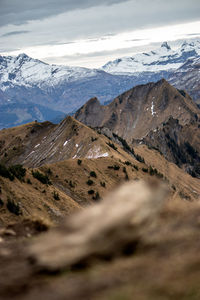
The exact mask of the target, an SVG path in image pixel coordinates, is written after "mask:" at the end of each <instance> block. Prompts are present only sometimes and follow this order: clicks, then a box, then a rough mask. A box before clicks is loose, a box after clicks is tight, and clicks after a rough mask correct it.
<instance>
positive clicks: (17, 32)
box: [2, 30, 30, 37]
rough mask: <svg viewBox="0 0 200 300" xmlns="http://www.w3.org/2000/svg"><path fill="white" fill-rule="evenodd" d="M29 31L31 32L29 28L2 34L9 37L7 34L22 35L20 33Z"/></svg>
mask: <svg viewBox="0 0 200 300" xmlns="http://www.w3.org/2000/svg"><path fill="white" fill-rule="evenodd" d="M29 32H30V31H29V30H19V31H11V32H7V33H5V34H2V37H7V36H11V35H20V34H25V33H29Z"/></svg>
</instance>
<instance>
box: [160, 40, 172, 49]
mask: <svg viewBox="0 0 200 300" xmlns="http://www.w3.org/2000/svg"><path fill="white" fill-rule="evenodd" d="M161 48H166V49H167V50H171V47H170V46H169V44H168V43H167V42H163V43H162V45H161Z"/></svg>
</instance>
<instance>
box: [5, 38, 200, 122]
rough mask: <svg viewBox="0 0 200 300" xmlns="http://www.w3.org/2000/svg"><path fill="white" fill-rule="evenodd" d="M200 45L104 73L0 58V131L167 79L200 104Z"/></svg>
mask: <svg viewBox="0 0 200 300" xmlns="http://www.w3.org/2000/svg"><path fill="white" fill-rule="evenodd" d="M199 61H200V42H199V40H195V41H193V42H191V43H187V42H185V43H183V45H182V46H181V47H180V48H179V49H177V50H176V51H175V50H172V49H171V48H170V46H169V45H168V44H167V43H163V44H162V45H161V47H160V48H159V49H158V50H156V51H151V52H149V53H142V54H136V55H135V56H133V57H125V58H121V59H117V60H115V61H113V62H108V63H107V64H106V65H105V66H103V67H102V68H101V69H87V68H79V67H67V66H58V65H49V64H46V63H44V62H42V61H40V60H37V59H33V58H31V57H29V56H27V55H26V54H20V55H18V56H17V57H11V56H0V114H1V116H4V117H2V118H1V121H0V128H3V127H11V126H16V125H19V124H23V123H26V122H29V121H32V120H35V119H37V120H38V121H44V120H59V119H62V118H63V116H64V115H65V114H67V113H71V112H75V111H76V110H77V109H78V108H79V107H80V106H81V105H83V104H84V103H85V102H86V101H87V100H88V99H90V98H93V97H95V96H96V97H98V99H99V100H100V102H101V103H104V102H105V101H106V102H109V101H112V100H113V99H114V98H115V97H116V96H118V95H119V94H121V93H123V92H125V91H126V90H129V89H130V88H132V87H133V86H136V85H138V84H144V83H148V82H156V81H158V80H159V79H161V78H165V79H167V80H168V81H169V82H171V83H172V84H173V85H175V86H176V87H178V88H180V89H186V90H187V92H188V93H189V94H190V95H191V96H192V97H193V99H194V100H195V101H196V102H197V103H199V100H200V92H199V82H200V78H199V77H200V75H199V74H200V72H199V68H200V63H199Z"/></svg>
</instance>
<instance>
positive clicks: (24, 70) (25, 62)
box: [0, 53, 98, 91]
mask: <svg viewBox="0 0 200 300" xmlns="http://www.w3.org/2000/svg"><path fill="white" fill-rule="evenodd" d="M97 72H98V70H92V69H87V68H81V67H68V66H60V65H49V64H47V63H44V62H42V61H40V60H37V59H34V58H31V57H29V56H28V55H26V54H24V53H22V54H20V55H18V56H0V89H1V90H2V91H5V90H6V89H7V88H8V86H9V85H10V84H12V85H18V86H25V87H32V86H34V85H37V86H38V87H40V88H42V87H45V86H55V85H57V84H59V83H62V82H63V81H67V82H73V81H76V80H79V79H81V78H86V77H91V76H94V75H96V74H97Z"/></svg>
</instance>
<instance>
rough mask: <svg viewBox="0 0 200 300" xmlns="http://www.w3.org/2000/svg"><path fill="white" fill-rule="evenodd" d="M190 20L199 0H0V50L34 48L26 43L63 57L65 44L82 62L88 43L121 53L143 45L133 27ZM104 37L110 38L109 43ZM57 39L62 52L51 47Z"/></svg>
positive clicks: (199, 17)
mask: <svg viewBox="0 0 200 300" xmlns="http://www.w3.org/2000/svg"><path fill="white" fill-rule="evenodd" d="M194 21H200V1H199V0H190V1H188V0H167V1H166V0H139V1H138V0H101V1H99V0H98V1H97V0H42V1H41V0H34V1H27V0H0V37H1V39H0V53H6V50H5V49H9V50H7V52H9V53H11V54H12V49H13V52H14V51H15V50H14V49H20V50H19V51H21V52H25V51H30V53H34V51H32V52H31V50H30V49H32V50H33V49H37V51H35V53H39V51H40V50H41V54H40V57H38V55H36V56H37V57H38V58H43V56H44V55H43V52H44V49H45V53H46V57H47V58H50V57H55V61H58V57H61V56H62V57H64V56H65V55H66V54H67V57H69V54H70V51H69V49H74V53H71V57H77V59H81V53H82V55H83V57H82V61H83V60H84V62H85V57H89V56H90V55H91V47H94V49H93V52H94V53H99V52H101V53H102V54H103V53H105V55H106V53H110V52H111V51H112V53H114V51H115V50H116V54H117V53H119V52H120V51H121V50H120V49H124V51H123V53H124V54H125V53H126V51H125V49H126V48H127V53H129V52H130V48H131V47H134V46H135V47H138V46H139V45H142V44H143V45H147V37H146V36H144V37H143V36H142V35H141V36H140V35H138V34H134V32H137V31H141V30H149V29H153V28H155V30H157V28H162V27H166V26H174V25H176V24H186V23H189V22H194ZM195 31H196V30H192V29H191V31H188V30H187V32H186V33H185V36H186V37H187V36H188V37H195V36H198V31H197V32H195ZM155 32H156V31H155ZM169 32H170V31H169ZM128 33H129V34H128ZM130 33H131V34H130ZM132 33H133V34H132ZM182 33H183V30H182V31H180V34H177V39H179V38H181V34H182ZM123 34H127V41H126V45H125V43H124V39H121V38H119V39H118V42H117V39H116V38H117V37H119V36H121V35H123ZM151 34H152V31H151ZM115 37H116V38H115ZM162 38H163V39H165V36H164V35H163V36H162ZM173 39H174V36H173ZM122 40H123V45H122V44H121V45H120V43H122ZM128 40H130V41H129V42H128ZM142 40H143V41H142ZM109 41H112V42H113V41H114V42H113V44H112V45H111V46H109V45H108V44H109ZM149 42H152V37H151V36H149ZM155 42H157V40H156V41H155ZM73 44H76V45H79V46H80V47H82V49H81V51H78V52H77V50H76V48H77V47H78V48H79V46H77V47H72V46H73ZM58 45H63V51H67V53H64V52H63V53H59V51H61V50H59V51H58V50H57V49H58V48H55V47H54V46H58ZM103 45H105V48H104V46H103ZM66 46H68V47H67V48H66ZM112 46H114V48H115V49H114V48H113V47H112ZM40 47H41V48H40ZM42 47H43V48H42ZM48 47H49V48H48ZM98 47H99V49H98ZM54 48H55V49H56V51H57V52H55V54H54V53H53V51H52V50H53V49H54ZM59 49H61V48H59ZM66 49H67V50H66ZM28 54H29V53H28ZM56 55H57V58H56ZM98 56H100V55H98ZM101 56H102V55H101ZM108 59H109V57H108ZM69 61H70V59H69V60H68V61H67V63H69ZM80 61H81V60H80ZM72 64H73V62H72ZM86 64H87V62H86Z"/></svg>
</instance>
